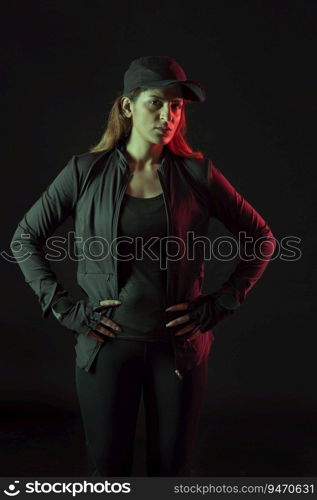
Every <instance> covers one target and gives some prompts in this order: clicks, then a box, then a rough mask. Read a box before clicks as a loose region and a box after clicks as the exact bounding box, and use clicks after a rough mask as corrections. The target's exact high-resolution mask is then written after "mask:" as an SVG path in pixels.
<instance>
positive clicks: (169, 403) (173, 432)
mask: <svg viewBox="0 0 317 500" xmlns="http://www.w3.org/2000/svg"><path fill="white" fill-rule="evenodd" d="M174 369H175V368H174V355H173V350H172V345H171V344H170V343H167V342H146V341H139V340H125V339H111V338H109V339H108V338H107V339H106V341H105V343H104V344H103V345H102V347H101V349H100V351H99V353H98V356H97V358H96V360H95V362H94V365H93V370H92V371H91V372H86V371H85V370H83V369H81V368H78V367H77V366H76V388H77V395H78V399H79V404H80V408H81V415H82V419H83V425H84V430H85V436H86V445H87V453H88V459H89V463H90V466H89V467H90V470H89V472H88V473H89V475H90V476H130V475H131V471H132V466H133V445H134V437H135V429H136V423H137V417H138V410H139V404H140V398H141V394H142V389H143V399H144V409H145V423H146V429H145V430H146V467H147V475H148V476H190V475H191V458H192V451H193V445H194V442H195V434H196V431H197V425H198V422H199V417H200V414H201V410H202V407H203V402H204V396H205V390H206V385H207V374H208V358H207V359H206V360H205V361H204V362H202V363H201V364H200V365H198V366H197V367H195V368H193V369H192V370H190V371H188V372H186V373H184V375H183V379H182V380H181V379H179V378H178V377H177V376H176V374H175V373H174Z"/></svg>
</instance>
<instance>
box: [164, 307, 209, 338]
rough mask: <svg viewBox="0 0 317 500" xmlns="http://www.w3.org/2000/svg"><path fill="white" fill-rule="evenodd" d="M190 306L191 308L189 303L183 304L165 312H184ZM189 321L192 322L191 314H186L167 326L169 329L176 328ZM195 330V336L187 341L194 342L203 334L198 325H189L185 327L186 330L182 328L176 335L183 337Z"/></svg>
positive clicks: (169, 308)
mask: <svg viewBox="0 0 317 500" xmlns="http://www.w3.org/2000/svg"><path fill="white" fill-rule="evenodd" d="M188 306H189V302H181V303H180V304H176V305H174V306H170V307H168V308H167V309H165V311H184V310H186V309H188ZM189 320H190V317H189V314H185V315H184V316H179V317H178V318H176V319H173V320H172V321H170V322H169V323H166V325H165V326H166V327H167V328H169V327H171V326H176V325H179V324H182V323H186V322H187V321H189ZM193 328H196V331H193V334H192V335H191V336H190V337H188V339H187V340H188V341H189V340H193V339H195V338H196V337H198V335H200V334H201V333H202V332H201V331H200V329H199V325H198V326H197V324H195V323H190V324H189V325H186V326H184V328H182V329H181V330H178V331H177V332H176V333H175V336H176V335H183V334H184V333H187V332H189V331H191V330H193Z"/></svg>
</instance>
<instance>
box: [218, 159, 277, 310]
mask: <svg viewBox="0 0 317 500" xmlns="http://www.w3.org/2000/svg"><path fill="white" fill-rule="evenodd" d="M208 176H209V178H208V181H209V183H208V197H209V208H210V216H211V217H216V218H217V219H218V220H219V221H221V222H222V223H223V224H224V225H225V227H226V228H227V229H228V230H229V231H230V232H231V233H232V234H233V235H234V236H235V237H236V238H238V239H239V233H240V232H245V236H246V237H251V238H252V240H250V242H251V243H247V244H246V246H245V247H244V245H243V244H241V243H240V246H239V247H240V253H239V255H240V261H239V263H238V265H237V266H236V268H235V270H234V271H233V273H232V274H231V275H230V277H229V279H228V280H227V281H226V282H225V283H224V284H223V286H222V287H221V289H220V290H218V291H217V295H218V294H221V293H222V294H225V295H226V294H228V297H227V300H225V299H224V306H225V305H226V302H227V304H228V305H227V307H228V308H232V309H234V308H235V305H234V303H236V307H239V305H240V304H242V303H243V302H244V300H245V298H246V295H247V294H248V292H249V291H250V290H251V289H252V288H253V286H254V285H255V283H256V282H257V281H258V280H259V279H260V277H261V276H262V274H263V273H264V271H265V269H266V267H267V266H268V264H269V261H270V259H271V257H272V255H273V254H274V251H275V247H276V241H275V238H274V236H273V234H272V231H271V229H270V227H269V226H268V224H267V223H266V221H265V220H264V219H263V218H262V217H261V215H260V214H259V213H258V212H257V211H256V210H255V209H254V208H253V207H252V206H251V205H250V203H248V201H247V200H246V199H245V198H244V197H243V196H242V195H241V194H240V193H238V191H237V190H236V189H235V188H234V186H233V185H232V184H231V183H230V182H229V181H228V179H226V177H225V176H224V175H223V174H222V173H221V172H220V170H219V169H217V168H216V167H215V165H214V164H213V163H212V162H211V161H210V163H209V170H208ZM243 239H244V234H243V235H242V234H241V236H240V240H242V242H243ZM246 241H248V239H246ZM250 256H252V259H251V260H250ZM232 296H233V298H234V300H233V303H230V302H231V300H230V298H231V297H232Z"/></svg>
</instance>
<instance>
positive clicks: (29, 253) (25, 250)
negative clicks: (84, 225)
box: [10, 156, 78, 318]
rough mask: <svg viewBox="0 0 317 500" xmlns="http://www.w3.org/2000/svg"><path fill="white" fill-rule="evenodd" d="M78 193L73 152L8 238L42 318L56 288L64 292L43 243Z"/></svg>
mask: <svg viewBox="0 0 317 500" xmlns="http://www.w3.org/2000/svg"><path fill="white" fill-rule="evenodd" d="M77 193H78V175H77V170H76V156H73V157H72V158H71V159H70V160H69V161H68V163H67V165H66V166H65V167H64V168H63V169H62V170H61V171H60V173H59V174H58V175H57V177H55V179H54V180H53V182H52V183H51V184H50V185H49V186H48V187H47V188H46V189H45V191H44V192H43V193H42V195H41V196H40V197H39V198H38V200H37V201H36V202H35V203H34V205H33V206H32V207H31V208H30V209H29V210H28V211H27V212H26V213H25V215H24V216H23V218H22V219H21V220H20V222H19V223H18V226H17V228H16V230H15V233H14V235H13V238H12V240H11V244H10V245H11V251H12V253H13V256H14V258H15V260H16V261H17V263H18V265H19V266H20V269H21V271H22V273H23V275H24V278H25V282H26V283H28V284H29V285H30V286H31V288H32V289H33V291H34V292H35V294H36V295H37V296H38V300H39V303H40V306H41V308H42V317H43V318H46V317H47V316H48V315H49V314H50V312H51V310H50V305H51V302H52V299H53V297H54V295H55V294H56V292H59V293H63V287H62V286H61V285H60V284H59V283H57V281H56V275H55V273H54V272H53V271H52V269H51V267H50V264H49V261H48V260H47V259H46V258H45V252H44V249H43V247H44V245H45V242H46V240H47V238H48V237H50V236H51V235H52V234H53V233H54V232H55V230H56V229H57V227H58V226H60V225H61V224H62V223H63V222H64V220H65V219H66V218H67V217H68V216H69V215H71V214H72V212H73V209H74V207H75V205H76V201H77ZM65 293H67V292H66V291H65Z"/></svg>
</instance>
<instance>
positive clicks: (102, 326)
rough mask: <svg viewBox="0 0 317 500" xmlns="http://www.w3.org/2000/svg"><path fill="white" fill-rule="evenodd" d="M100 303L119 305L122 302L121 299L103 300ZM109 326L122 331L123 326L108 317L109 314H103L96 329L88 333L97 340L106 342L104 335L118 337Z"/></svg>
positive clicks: (103, 304) (108, 305) (105, 305)
mask: <svg viewBox="0 0 317 500" xmlns="http://www.w3.org/2000/svg"><path fill="white" fill-rule="evenodd" d="M99 304H100V305H101V306H104V307H113V306H119V305H120V304H121V302H120V301H119V300H101V301H100V302H99ZM106 327H108V328H106ZM109 328H111V329H113V330H117V331H120V332H121V331H122V328H121V326H119V325H118V324H117V323H115V322H114V321H112V320H111V319H110V318H107V316H101V318H100V321H99V323H98V325H97V326H95V328H94V330H90V332H88V334H87V335H88V336H89V337H92V338H94V339H95V340H98V342H104V339H103V338H102V335H105V336H107V337H116V335H115V334H114V333H113V332H111V331H110V330H109ZM96 331H97V332H99V334H97V333H95V332H96ZM100 334H101V336H100Z"/></svg>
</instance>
